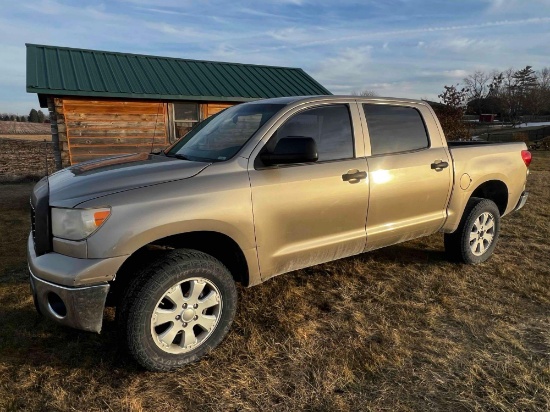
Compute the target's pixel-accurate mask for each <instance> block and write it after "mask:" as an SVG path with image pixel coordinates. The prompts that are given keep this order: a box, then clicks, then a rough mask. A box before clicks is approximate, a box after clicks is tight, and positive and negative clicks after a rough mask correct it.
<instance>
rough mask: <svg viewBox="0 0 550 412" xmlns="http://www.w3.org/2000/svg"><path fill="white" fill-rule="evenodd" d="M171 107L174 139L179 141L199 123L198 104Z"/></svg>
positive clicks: (176, 104) (180, 104)
mask: <svg viewBox="0 0 550 412" xmlns="http://www.w3.org/2000/svg"><path fill="white" fill-rule="evenodd" d="M172 107H173V119H174V129H175V137H176V139H180V138H181V137H183V136H185V135H186V134H187V133H189V130H191V129H192V128H193V127H194V126H195V125H196V124H197V123H198V122H199V120H200V119H199V105H198V103H174V104H173V105H172Z"/></svg>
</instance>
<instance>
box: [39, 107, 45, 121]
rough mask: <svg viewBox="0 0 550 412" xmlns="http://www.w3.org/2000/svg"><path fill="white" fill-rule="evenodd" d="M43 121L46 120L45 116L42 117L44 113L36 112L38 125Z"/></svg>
mask: <svg viewBox="0 0 550 412" xmlns="http://www.w3.org/2000/svg"><path fill="white" fill-rule="evenodd" d="M44 120H46V116H45V115H44V112H42V110H39V111H38V123H44Z"/></svg>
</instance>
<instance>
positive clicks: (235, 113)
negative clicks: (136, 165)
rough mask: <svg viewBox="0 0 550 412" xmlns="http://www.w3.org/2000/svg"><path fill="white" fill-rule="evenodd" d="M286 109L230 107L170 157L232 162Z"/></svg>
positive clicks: (175, 148) (181, 143)
mask: <svg viewBox="0 0 550 412" xmlns="http://www.w3.org/2000/svg"><path fill="white" fill-rule="evenodd" d="M283 107H284V105H283V104H263V103H245V104H240V105H237V106H233V107H230V108H228V109H226V110H224V111H222V112H220V113H218V114H216V115H214V116H211V117H209V118H208V119H206V120H205V121H203V122H202V123H200V124H198V125H197V127H195V128H194V129H192V130H191V131H190V132H189V133H188V134H187V135H186V136H185V137H184V138H182V139H181V140H180V141H179V142H178V143H176V144H175V145H174V146H173V147H172V148H171V149H170V150H169V151H168V153H166V154H167V155H168V156H177V157H181V158H184V159H188V160H195V161H206V162H216V161H217V162H221V161H224V160H227V159H230V158H232V157H233V156H235V155H236V154H237V152H238V151H239V150H241V148H242V147H243V146H244V144H245V143H246V142H247V141H248V140H249V139H250V138H251V137H252V135H254V133H256V132H257V131H258V129H259V128H260V127H262V126H263V125H264V123H265V122H267V121H268V120H269V119H271V117H272V116H273V115H274V114H275V113H276V112H278V111H279V110H280V109H282V108H283Z"/></svg>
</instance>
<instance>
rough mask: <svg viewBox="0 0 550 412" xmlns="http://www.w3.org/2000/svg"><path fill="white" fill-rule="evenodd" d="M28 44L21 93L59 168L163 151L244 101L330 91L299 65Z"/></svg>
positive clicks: (320, 93)
mask: <svg viewBox="0 0 550 412" xmlns="http://www.w3.org/2000/svg"><path fill="white" fill-rule="evenodd" d="M26 46H27V92H29V93H36V94H37V95H38V101H39V103H40V107H42V108H47V109H48V110H49V113H50V119H51V130H52V141H53V143H54V147H55V162H56V167H57V168H58V169H60V168H63V167H67V166H69V165H74V164H77V163H80V162H83V161H87V160H92V159H97V158H101V157H105V156H110V155H117V154H125V153H149V152H151V151H152V150H158V149H162V148H165V147H167V146H168V145H170V144H171V143H173V142H175V141H176V140H177V139H179V138H181V137H182V136H184V135H185V134H186V133H187V132H188V131H189V130H191V128H193V126H194V125H195V124H197V123H198V122H200V121H202V120H204V119H206V118H207V117H208V116H211V115H213V114H215V113H217V112H219V111H220V110H223V109H225V108H227V107H230V106H232V105H235V104H239V103H242V102H247V101H251V100H256V99H262V98H271V97H283V96H303V95H327V94H331V93H330V92H329V91H328V90H327V89H325V88H324V87H323V86H322V85H321V84H319V83H318V82H317V81H315V80H314V79H313V78H312V77H311V76H309V75H308V74H307V73H306V72H305V71H303V70H302V69H300V68H291V67H277V66H262V65H253V64H239V63H224V62H215V61H202V60H189V59H180V58H171V57H158V56H148V55H139V54H130V53H117V52H107V51H98V50H84V49H74V48H68V47H56V46H43V45H36V44H27V45H26Z"/></svg>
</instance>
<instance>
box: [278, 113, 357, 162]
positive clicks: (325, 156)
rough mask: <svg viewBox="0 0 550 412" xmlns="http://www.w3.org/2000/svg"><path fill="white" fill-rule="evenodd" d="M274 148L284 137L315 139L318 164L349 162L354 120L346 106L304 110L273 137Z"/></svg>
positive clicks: (351, 153)
mask: <svg viewBox="0 0 550 412" xmlns="http://www.w3.org/2000/svg"><path fill="white" fill-rule="evenodd" d="M274 137H275V139H273V140H274V141H273V142H270V143H269V145H270V146H271V145H273V146H271V147H275V144H276V143H277V142H278V141H279V139H281V138H283V137H312V138H313V139H314V140H315V143H316V144H317V151H318V153H319V161H320V162H322V161H324V160H338V159H349V158H352V157H353V155H354V148H353V132H352V128H351V117H350V113H349V109H348V107H347V105H333V106H324V107H318V108H315V109H310V110H305V111H303V112H300V113H298V114H296V115H295V116H294V117H291V118H290V119H289V120H288V121H287V122H286V123H285V124H283V125H282V126H281V127H280V128H279V130H277V133H276V136H274Z"/></svg>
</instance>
